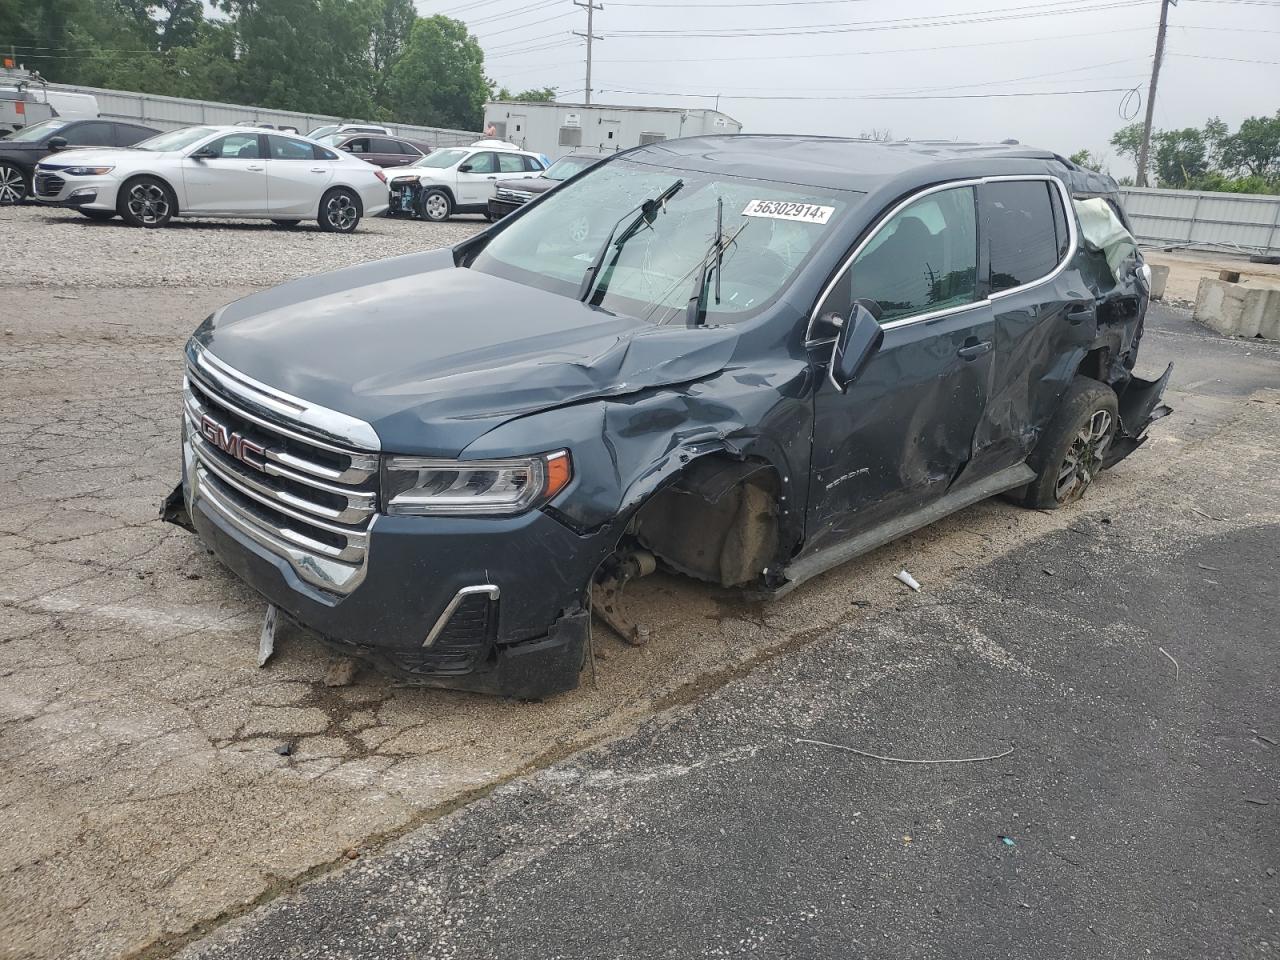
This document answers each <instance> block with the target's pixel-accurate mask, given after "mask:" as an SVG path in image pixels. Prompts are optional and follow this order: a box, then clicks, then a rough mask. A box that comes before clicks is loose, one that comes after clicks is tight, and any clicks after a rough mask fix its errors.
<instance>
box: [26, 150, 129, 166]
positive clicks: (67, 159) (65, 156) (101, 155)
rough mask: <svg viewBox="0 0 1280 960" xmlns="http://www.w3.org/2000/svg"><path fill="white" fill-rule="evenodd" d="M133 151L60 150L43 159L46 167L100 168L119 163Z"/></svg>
mask: <svg viewBox="0 0 1280 960" xmlns="http://www.w3.org/2000/svg"><path fill="white" fill-rule="evenodd" d="M130 152H133V151H127V150H122V149H121V148H119V147H85V148H83V149H81V150H59V151H58V152H57V153H51V154H49V155H48V156H47V157H42V158H41V162H42V163H43V164H44V165H45V166H58V167H98V166H109V165H111V164H114V163H118V162H119V160H120V155H121V154H122V153H130Z"/></svg>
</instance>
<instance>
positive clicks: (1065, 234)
mask: <svg viewBox="0 0 1280 960" xmlns="http://www.w3.org/2000/svg"><path fill="white" fill-rule="evenodd" d="M1049 204H1050V206H1052V207H1053V232H1054V235H1055V236H1056V237H1057V239H1058V261H1059V262H1061V261H1062V258H1063V257H1065V256H1066V255H1067V250H1068V249H1069V248H1070V247H1071V232H1070V230H1068V228H1067V213H1066V211H1065V210H1063V209H1062V195H1061V194H1060V193H1058V189H1057V187H1055V186H1053V184H1049Z"/></svg>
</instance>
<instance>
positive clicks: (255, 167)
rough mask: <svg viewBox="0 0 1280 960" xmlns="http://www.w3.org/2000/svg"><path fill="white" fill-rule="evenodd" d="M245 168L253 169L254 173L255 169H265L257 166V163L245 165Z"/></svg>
mask: <svg viewBox="0 0 1280 960" xmlns="http://www.w3.org/2000/svg"><path fill="white" fill-rule="evenodd" d="M245 169H246V170H253V171H254V172H255V173H256V172H257V171H259V170H263V169H265V168H264V167H259V166H257V165H250V166H247V167H245Z"/></svg>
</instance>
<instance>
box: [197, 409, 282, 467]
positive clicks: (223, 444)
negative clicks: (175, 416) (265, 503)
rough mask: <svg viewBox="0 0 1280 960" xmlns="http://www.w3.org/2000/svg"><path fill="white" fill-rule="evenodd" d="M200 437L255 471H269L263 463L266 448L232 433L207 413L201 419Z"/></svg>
mask: <svg viewBox="0 0 1280 960" xmlns="http://www.w3.org/2000/svg"><path fill="white" fill-rule="evenodd" d="M200 436H202V437H204V438H205V439H206V440H208V441H209V442H210V443H212V444H213V445H214V446H215V447H217V448H218V449H219V450H221V451H222V452H223V453H225V454H228V455H230V456H232V457H235V458H236V459H237V460H239V461H240V462H241V463H247V464H248V465H249V466H251V467H253V469H255V470H262V471H265V470H266V469H267V468H266V464H264V463H263V461H262V457H263V455H264V454H265V453H266V452H267V451H266V449H265V448H264V447H261V446H259V445H258V444H256V443H254V442H253V441H252V440H248V439H246V438H245V437H242V436H240V434H238V433H232V432H231V431H230V430H228V429H227V428H226V427H224V426H223V425H222V424H220V423H219V422H218V421H217V420H215V419H213V417H211V416H209V415H208V414H207V413H206V414H202V415H201V417H200Z"/></svg>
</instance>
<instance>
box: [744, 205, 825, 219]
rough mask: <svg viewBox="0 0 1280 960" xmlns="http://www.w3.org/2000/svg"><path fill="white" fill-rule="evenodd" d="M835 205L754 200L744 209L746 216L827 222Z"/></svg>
mask: <svg viewBox="0 0 1280 960" xmlns="http://www.w3.org/2000/svg"><path fill="white" fill-rule="evenodd" d="M835 212H836V208H835V207H821V206H818V204H816V203H792V202H791V201H790V200H752V201H751V202H750V203H748V204H747V206H746V209H745V210H743V211H742V215H743V216H744V217H769V218H770V219H773V220H800V221H802V222H803V223H826V222H827V221H828V220H830V219H831V215H832V214H833V213H835Z"/></svg>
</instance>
